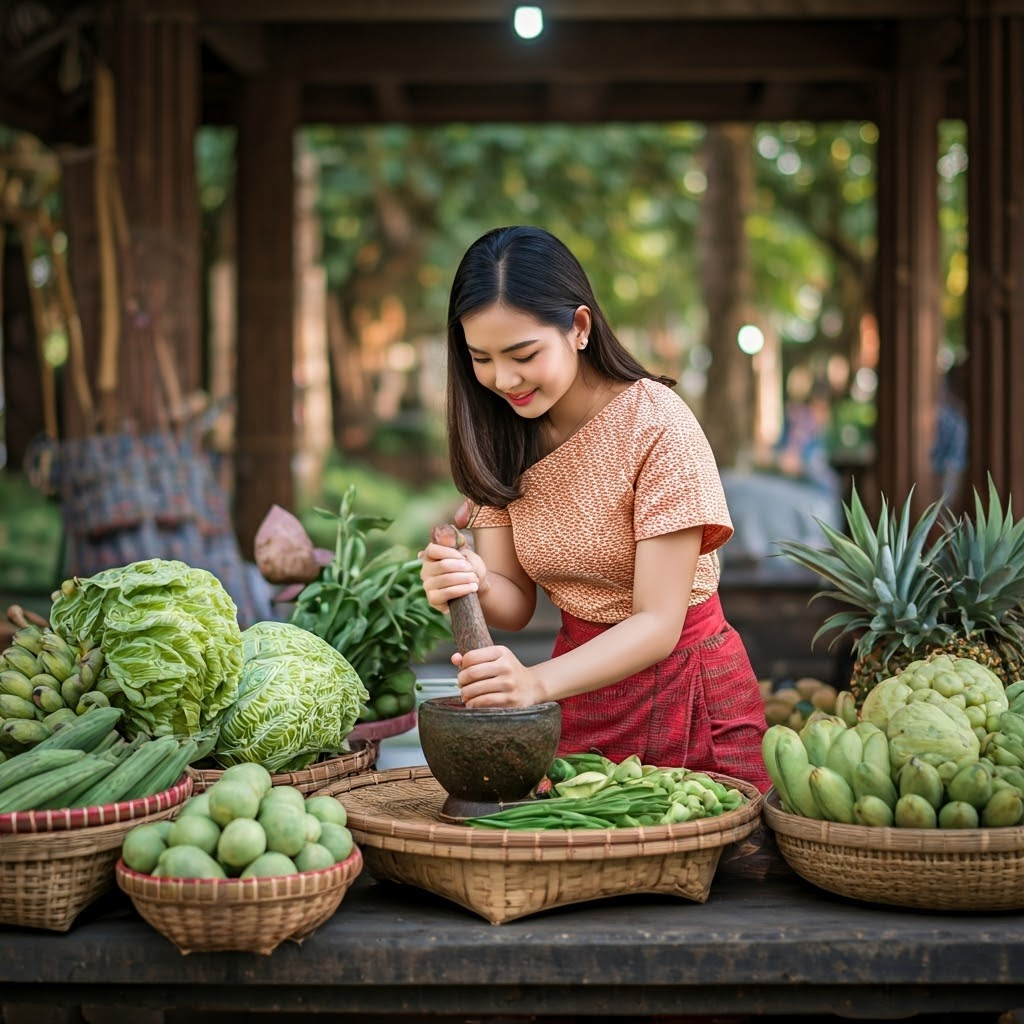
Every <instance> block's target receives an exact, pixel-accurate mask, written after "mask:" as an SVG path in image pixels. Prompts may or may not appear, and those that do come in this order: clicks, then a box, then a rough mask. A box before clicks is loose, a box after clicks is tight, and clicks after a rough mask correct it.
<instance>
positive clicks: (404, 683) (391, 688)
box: [381, 668, 416, 694]
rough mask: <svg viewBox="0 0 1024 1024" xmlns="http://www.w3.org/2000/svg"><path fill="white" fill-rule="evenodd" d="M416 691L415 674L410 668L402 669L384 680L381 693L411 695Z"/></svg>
mask: <svg viewBox="0 0 1024 1024" xmlns="http://www.w3.org/2000/svg"><path fill="white" fill-rule="evenodd" d="M415 690H416V673H415V672H414V671H413V670H412V669H411V668H402V669H399V670H398V671H397V672H392V673H391V675H389V676H388V677H387V679H385V680H384V685H383V686H382V687H381V692H387V693H398V694H401V693H413V692H415Z"/></svg>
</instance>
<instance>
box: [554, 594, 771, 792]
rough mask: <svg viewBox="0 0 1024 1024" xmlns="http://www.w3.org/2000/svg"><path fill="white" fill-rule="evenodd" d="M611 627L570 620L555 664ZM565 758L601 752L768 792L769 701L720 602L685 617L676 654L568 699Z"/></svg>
mask: <svg viewBox="0 0 1024 1024" xmlns="http://www.w3.org/2000/svg"><path fill="white" fill-rule="evenodd" d="M609 628H610V626H609V625H608V624H607V623H600V622H587V621H585V620H583V619H577V618H576V617H575V616H573V615H570V614H569V613H568V612H564V611H563V612H562V628H561V630H560V631H559V633H558V637H557V638H556V640H555V647H554V651H553V655H552V656H553V657H558V655H560V654H565V652H566V651H571V650H573V649H574V648H576V647H579V646H580V645H581V644H585V643H586V642H587V641H588V640H591V639H593V638H594V637H595V636H597V635H598V634H599V633H603V632H604V631H605V630H606V629H609ZM561 705H562V737H561V740H560V741H559V744H558V753H559V754H572V753H579V752H581V751H590V750H593V751H598V752H599V753H601V754H603V755H604V756H605V757H607V758H609V759H610V760H612V761H616V762H617V761H621V760H622V759H623V758H626V757H629V756H630V755H631V754H637V755H639V757H640V760H641V761H643V763H644V764H655V765H661V766H663V767H674V766H682V767H685V768H689V769H690V770H691V771H714V772H720V773H722V774H724V775H732V776H733V777H735V778H740V779H744V780H745V781H747V782H750V783H752V784H753V785H755V786H757V788H758V789H760V790H761V791H762V792H765V791H766V790H767V789H768V788H769V787H770V786H771V781H770V780H769V778H768V773H767V772H766V771H765V768H764V761H763V760H762V758H761V739H762V737H763V736H764V732H765V728H766V722H765V717H764V701H763V699H762V698H761V693H760V689H759V688H758V685H757V677H756V676H755V675H754V670H753V669H752V668H751V665H750V659H749V658H748V657H747V652H746V648H744V646H743V641H742V640H741V639H740V636H739V634H738V633H737V632H736V630H734V629H733V628H732V627H731V626H730V625H729V624H728V623H727V622H726V621H725V617H724V615H723V614H722V605H721V602H720V601H719V599H718V595H717V594H715V595H713V596H712V597H711V598H709V599H708V600H707V601H705V602H704V603H703V604H699V605H694V606H693V607H691V608H690V609H689V611H688V612H687V614H686V622H685V623H684V625H683V632H682V634H681V635H680V637H679V643H678V644H677V645H676V648H675V650H674V651H673V652H672V653H671V654H670V655H669V656H668V657H667V658H666V659H665V660H664V661H661V662H659V663H658V664H656V665H651V666H650V667H649V668H646V669H644V670H643V671H642V672H637V673H636V674H635V675H632V676H629V677H628V678H627V679H623V680H622V681H621V682H618V683H611V684H609V685H608V686H602V687H601V688H600V689H597V690H593V691H591V692H590V693H581V694H578V695H577V696H575V697H567V698H566V699H565V700H563V701H561Z"/></svg>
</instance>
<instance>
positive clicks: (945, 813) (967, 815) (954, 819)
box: [939, 800, 980, 828]
mask: <svg viewBox="0 0 1024 1024" xmlns="http://www.w3.org/2000/svg"><path fill="white" fill-rule="evenodd" d="M979 825H980V820H979V818H978V811H977V808H975V807H974V806H973V805H971V804H969V803H967V801H966V800H950V801H949V803H948V804H943V805H942V809H941V810H940V811H939V828H978V826H979Z"/></svg>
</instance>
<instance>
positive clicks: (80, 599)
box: [50, 558, 242, 737]
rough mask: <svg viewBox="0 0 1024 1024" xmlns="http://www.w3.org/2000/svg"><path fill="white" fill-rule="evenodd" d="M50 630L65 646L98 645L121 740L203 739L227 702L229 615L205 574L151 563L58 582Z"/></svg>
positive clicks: (235, 659) (237, 670) (232, 679)
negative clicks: (112, 686)
mask: <svg viewBox="0 0 1024 1024" xmlns="http://www.w3.org/2000/svg"><path fill="white" fill-rule="evenodd" d="M50 622H51V625H52V626H53V628H54V630H55V632H57V633H59V634H61V635H62V636H63V637H64V638H65V640H68V642H71V641H72V640H74V641H76V642H79V643H81V642H88V643H90V644H94V645H95V644H98V645H99V646H100V647H102V649H103V653H104V655H105V659H106V669H105V672H106V673H107V674H109V675H110V676H112V677H113V678H114V679H115V680H116V681H117V683H118V685H119V686H120V688H121V695H118V696H117V697H115V699H114V700H113V703H115V704H116V705H117V706H119V707H121V708H123V710H124V718H123V720H122V725H123V727H124V729H125V731H126V732H127V733H128V734H129V735H135V734H137V733H145V734H148V735H151V736H161V735H165V734H174V735H179V736H194V737H203V736H204V735H207V734H209V733H210V732H212V731H215V730H216V727H217V723H218V719H219V718H220V716H221V714H222V713H223V712H224V710H225V709H226V708H227V707H228V706H229V705H230V704H232V703H233V702H234V700H235V696H236V694H237V692H238V680H239V677H240V675H241V671H242V634H241V630H240V629H239V626H238V610H237V608H236V607H235V603H234V601H232V600H231V597H230V595H229V594H228V592H227V591H226V590H225V589H224V587H223V585H222V584H221V582H220V580H218V579H217V577H216V576H214V575H213V574H212V573H210V572H207V571H206V570H205V569H196V568H193V567H192V566H190V565H186V564H185V563H184V562H179V561H175V560H173V559H160V558H151V559H148V560H146V561H141V562H132V563H131V564H130V565H125V566H120V567H118V568H115V569H104V570H103V571H102V572H99V573H96V575H94V576H90V577H88V578H86V579H79V578H77V577H76V578H74V579H71V580H66V581H65V582H64V583H63V585H62V586H61V589H60V592H59V593H58V595H57V596H56V597H55V599H54V602H53V607H52V608H51V610H50Z"/></svg>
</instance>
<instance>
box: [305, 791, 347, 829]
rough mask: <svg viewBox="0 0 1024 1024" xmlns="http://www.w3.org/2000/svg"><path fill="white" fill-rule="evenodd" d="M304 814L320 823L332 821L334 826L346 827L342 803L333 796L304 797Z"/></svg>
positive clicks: (345, 814) (345, 816) (345, 815)
mask: <svg viewBox="0 0 1024 1024" xmlns="http://www.w3.org/2000/svg"><path fill="white" fill-rule="evenodd" d="M306 812H307V813H308V814H312V815H313V817H315V818H319V819H320V820H321V821H333V822H334V824H335V825H347V824H348V814H347V813H346V811H345V806H344V804H342V802H341V801H340V800H339V799H338V798H337V797H333V796H325V795H323V794H321V795H319V796H310V797H306Z"/></svg>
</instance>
